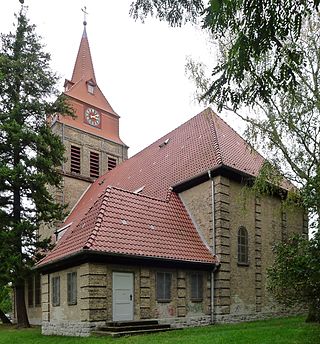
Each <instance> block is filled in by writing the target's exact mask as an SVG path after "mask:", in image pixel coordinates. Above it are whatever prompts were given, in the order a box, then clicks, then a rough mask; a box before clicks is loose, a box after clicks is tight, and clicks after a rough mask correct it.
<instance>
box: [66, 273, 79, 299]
mask: <svg viewBox="0 0 320 344" xmlns="http://www.w3.org/2000/svg"><path fill="white" fill-rule="evenodd" d="M67 289H68V305H76V304H77V273H76V272H69V273H68V274H67Z"/></svg>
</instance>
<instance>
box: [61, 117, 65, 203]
mask: <svg viewBox="0 0 320 344" xmlns="http://www.w3.org/2000/svg"><path fill="white" fill-rule="evenodd" d="M61 129H62V134H61V136H62V144H63V145H64V123H62V128H61ZM64 172H65V162H64V161H63V162H62V173H63V177H62V178H63V179H62V180H63V186H62V204H63V205H64V204H65V199H64V178H65V177H64Z"/></svg>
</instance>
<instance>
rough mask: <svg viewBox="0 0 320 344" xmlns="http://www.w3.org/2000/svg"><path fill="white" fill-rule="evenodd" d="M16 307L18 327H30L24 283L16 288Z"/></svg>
mask: <svg viewBox="0 0 320 344" xmlns="http://www.w3.org/2000/svg"><path fill="white" fill-rule="evenodd" d="M15 295H16V307H17V326H18V327H30V323H29V319H28V314H27V309H26V302H25V298H24V283H23V282H21V283H19V285H16V286H15Z"/></svg>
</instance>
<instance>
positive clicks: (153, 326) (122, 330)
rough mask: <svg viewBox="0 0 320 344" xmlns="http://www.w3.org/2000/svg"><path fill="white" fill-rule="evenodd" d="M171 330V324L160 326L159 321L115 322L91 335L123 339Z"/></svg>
mask: <svg viewBox="0 0 320 344" xmlns="http://www.w3.org/2000/svg"><path fill="white" fill-rule="evenodd" d="M170 330H171V327H170V325H169V324H159V323H158V321H157V320H141V321H113V322H107V323H106V325H105V326H100V327H98V328H97V330H96V331H92V332H91V334H92V335H93V336H111V337H121V336H131V335H137V334H144V333H155V332H164V331H170Z"/></svg>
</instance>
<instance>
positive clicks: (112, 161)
mask: <svg viewBox="0 0 320 344" xmlns="http://www.w3.org/2000/svg"><path fill="white" fill-rule="evenodd" d="M116 166H117V160H116V159H115V158H110V157H108V171H110V170H112V169H113V168H115V167H116Z"/></svg>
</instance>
